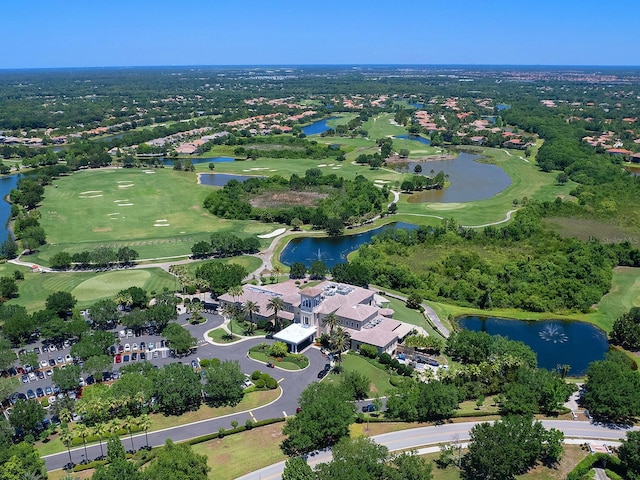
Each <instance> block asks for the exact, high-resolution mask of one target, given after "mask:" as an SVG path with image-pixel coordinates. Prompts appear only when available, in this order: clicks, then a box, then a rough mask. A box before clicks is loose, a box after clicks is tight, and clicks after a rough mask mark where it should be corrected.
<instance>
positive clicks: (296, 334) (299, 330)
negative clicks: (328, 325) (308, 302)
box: [273, 323, 316, 353]
mask: <svg viewBox="0 0 640 480" xmlns="http://www.w3.org/2000/svg"><path fill="white" fill-rule="evenodd" d="M315 335H316V329H315V328H314V327H311V326H309V325H303V324H301V323H294V324H292V325H289V326H288V327H287V328H285V329H284V330H281V331H279V332H278V333H276V334H275V335H274V336H273V339H274V340H279V341H281V342H284V343H286V344H287V345H290V346H291V353H298V351H299V350H301V349H299V348H298V347H299V346H300V345H303V348H304V347H306V346H307V345H308V344H309V343H311V341H312V340H313V338H314V337H315Z"/></svg>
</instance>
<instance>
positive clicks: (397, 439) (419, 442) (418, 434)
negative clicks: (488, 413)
mask: <svg viewBox="0 0 640 480" xmlns="http://www.w3.org/2000/svg"><path fill="white" fill-rule="evenodd" d="M478 423H479V422H466V423H448V424H444V425H437V426H432V427H420V428H414V429H411V430H403V431H398V432H392V433H385V434H383V435H377V436H375V437H372V438H373V439H374V440H375V441H376V442H378V443H379V444H381V445H384V446H386V447H387V448H388V449H389V450H390V451H392V452H393V451H399V450H408V449H417V448H419V447H422V446H425V445H437V444H439V443H450V442H452V441H463V442H464V441H466V440H469V431H470V430H471V428H472V427H473V426H474V425H477V424H478ZM542 424H543V425H544V427H545V428H556V429H559V430H562V431H563V432H564V434H565V437H567V438H577V439H584V440H585V441H587V440H613V441H615V440H619V439H620V438H624V437H625V435H626V433H627V431H629V430H639V428H638V427H633V428H631V429H629V428H625V427H617V426H607V425H601V424H592V423H587V422H577V421H572V420H543V421H542ZM330 459H331V452H316V453H315V454H314V455H311V456H309V459H308V463H309V464H310V465H311V466H315V465H316V464H318V463H321V462H327V461H329V460H330ZM283 470H284V462H280V463H276V464H273V465H270V466H268V467H265V468H262V469H260V470H257V471H255V472H252V473H250V474H247V475H244V476H243V477H239V478H238V479H237V480H277V479H280V478H281V476H282V471H283Z"/></svg>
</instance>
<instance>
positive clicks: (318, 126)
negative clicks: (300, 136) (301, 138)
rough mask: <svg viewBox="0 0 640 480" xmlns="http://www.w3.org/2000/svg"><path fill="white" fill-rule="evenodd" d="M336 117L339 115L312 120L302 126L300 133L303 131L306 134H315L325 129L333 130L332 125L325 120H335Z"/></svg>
mask: <svg viewBox="0 0 640 480" xmlns="http://www.w3.org/2000/svg"><path fill="white" fill-rule="evenodd" d="M338 118H340V117H331V118H323V119H322V120H318V121H316V122H313V123H312V124H310V125H307V126H306V127H302V133H304V134H305V135H306V136H309V135H317V134H319V133H322V132H326V131H327V130H333V127H330V126H328V125H327V122H328V121H329V120H337V119H338Z"/></svg>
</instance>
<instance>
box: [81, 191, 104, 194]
mask: <svg viewBox="0 0 640 480" xmlns="http://www.w3.org/2000/svg"><path fill="white" fill-rule="evenodd" d="M90 193H102V190H87V191H86V192H80V195H89V194H90Z"/></svg>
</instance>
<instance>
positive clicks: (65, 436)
mask: <svg viewBox="0 0 640 480" xmlns="http://www.w3.org/2000/svg"><path fill="white" fill-rule="evenodd" d="M61 414H62V412H61ZM60 440H61V441H62V444H63V445H64V446H65V447H67V452H69V463H70V464H72V465H73V460H71V444H72V442H73V435H71V432H70V431H69V429H68V428H63V429H62V432H60Z"/></svg>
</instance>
